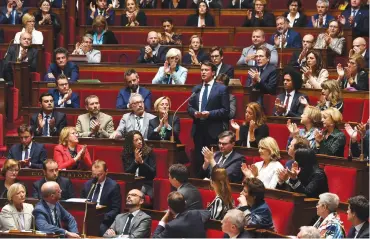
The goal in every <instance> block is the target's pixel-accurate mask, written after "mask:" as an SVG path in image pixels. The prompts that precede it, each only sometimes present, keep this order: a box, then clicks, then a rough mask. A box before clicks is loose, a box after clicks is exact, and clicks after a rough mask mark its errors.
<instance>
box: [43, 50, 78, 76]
mask: <svg viewBox="0 0 370 239" xmlns="http://www.w3.org/2000/svg"><path fill="white" fill-rule="evenodd" d="M54 55H55V63H51V64H50V66H49V69H48V72H47V73H46V75H45V77H44V81H52V82H55V79H57V78H58V76H59V75H61V74H63V75H65V76H67V79H68V81H69V82H76V81H77V80H78V78H79V68H78V66H77V65H76V64H75V63H73V62H71V61H68V51H67V49H65V48H63V47H59V48H57V49H55V50H54Z"/></svg>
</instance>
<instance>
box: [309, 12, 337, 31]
mask: <svg viewBox="0 0 370 239" xmlns="http://www.w3.org/2000/svg"><path fill="white" fill-rule="evenodd" d="M313 17H314V19H315V20H317V19H318V18H319V14H315V15H313ZM333 19H334V17H333V16H332V15H329V14H326V21H325V24H324V26H322V28H328V26H329V22H330V21H331V20H333ZM307 27H313V25H312V21H311V17H309V18H308V24H307Z"/></svg>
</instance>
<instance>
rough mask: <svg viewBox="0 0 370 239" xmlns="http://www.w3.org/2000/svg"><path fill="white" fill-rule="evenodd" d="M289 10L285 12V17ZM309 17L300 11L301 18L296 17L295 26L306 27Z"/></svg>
mask: <svg viewBox="0 0 370 239" xmlns="http://www.w3.org/2000/svg"><path fill="white" fill-rule="evenodd" d="M288 14H289V12H285V13H284V17H287V16H288ZM306 26H307V17H306V15H304V14H303V13H302V12H299V18H297V19H294V23H293V27H306Z"/></svg>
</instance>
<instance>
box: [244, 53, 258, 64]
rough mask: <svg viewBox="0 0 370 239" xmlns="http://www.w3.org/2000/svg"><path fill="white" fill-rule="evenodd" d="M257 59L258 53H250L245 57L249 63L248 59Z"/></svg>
mask: <svg viewBox="0 0 370 239" xmlns="http://www.w3.org/2000/svg"><path fill="white" fill-rule="evenodd" d="M251 60H253V61H254V60H256V54H250V55H247V56H246V57H245V62H246V63H248V61H251Z"/></svg>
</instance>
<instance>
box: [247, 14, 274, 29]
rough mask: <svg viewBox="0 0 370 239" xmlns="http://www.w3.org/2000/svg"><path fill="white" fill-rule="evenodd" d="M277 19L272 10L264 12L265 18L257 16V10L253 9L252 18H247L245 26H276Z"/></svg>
mask: <svg viewBox="0 0 370 239" xmlns="http://www.w3.org/2000/svg"><path fill="white" fill-rule="evenodd" d="M275 26H276V21H275V16H274V14H272V13H270V12H266V11H265V12H264V13H263V19H259V18H256V12H255V10H252V18H251V20H249V19H248V18H246V19H245V22H244V24H243V27H275Z"/></svg>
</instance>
